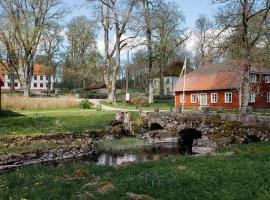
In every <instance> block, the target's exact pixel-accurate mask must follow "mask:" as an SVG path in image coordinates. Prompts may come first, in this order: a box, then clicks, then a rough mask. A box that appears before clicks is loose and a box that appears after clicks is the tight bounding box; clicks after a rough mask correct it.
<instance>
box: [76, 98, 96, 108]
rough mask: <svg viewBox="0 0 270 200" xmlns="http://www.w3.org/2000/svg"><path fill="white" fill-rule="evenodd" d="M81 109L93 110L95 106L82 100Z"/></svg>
mask: <svg viewBox="0 0 270 200" xmlns="http://www.w3.org/2000/svg"><path fill="white" fill-rule="evenodd" d="M79 107H80V108H82V109H91V108H92V107H93V104H92V103H91V102H90V101H88V100H81V102H80V104H79Z"/></svg>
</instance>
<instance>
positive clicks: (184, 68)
mask: <svg viewBox="0 0 270 200" xmlns="http://www.w3.org/2000/svg"><path fill="white" fill-rule="evenodd" d="M186 65H187V60H186V59H185V62H184V66H183V70H184V71H183V72H184V85H183V94H182V95H183V96H182V99H181V100H182V112H184V109H185V102H186V98H185V88H186Z"/></svg>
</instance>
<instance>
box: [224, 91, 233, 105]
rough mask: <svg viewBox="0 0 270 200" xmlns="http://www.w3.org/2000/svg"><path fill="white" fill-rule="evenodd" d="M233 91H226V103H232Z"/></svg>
mask: <svg viewBox="0 0 270 200" xmlns="http://www.w3.org/2000/svg"><path fill="white" fill-rule="evenodd" d="M228 98H230V99H228ZM232 98H233V97H232V92H225V94H224V100H225V103H232Z"/></svg>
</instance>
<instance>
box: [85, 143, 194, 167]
mask: <svg viewBox="0 0 270 200" xmlns="http://www.w3.org/2000/svg"><path fill="white" fill-rule="evenodd" d="M180 154H181V153H180V150H179V146H178V144H177V143H162V144H155V145H153V146H151V147H147V148H143V149H133V150H125V151H118V152H100V153H96V154H95V155H91V156H89V157H85V158H84V160H85V161H91V162H94V163H96V164H97V165H99V166H115V165H121V164H123V163H127V162H134V161H147V160H160V159H163V158H166V157H167V156H170V155H180ZM194 154H195V153H194Z"/></svg>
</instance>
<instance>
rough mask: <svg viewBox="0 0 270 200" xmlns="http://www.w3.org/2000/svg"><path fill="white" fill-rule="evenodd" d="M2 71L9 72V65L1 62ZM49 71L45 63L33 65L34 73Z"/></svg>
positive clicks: (0, 70) (0, 68)
mask: <svg viewBox="0 0 270 200" xmlns="http://www.w3.org/2000/svg"><path fill="white" fill-rule="evenodd" d="M0 72H2V73H8V72H9V67H8V66H7V65H6V64H5V63H0ZM47 72H48V68H47V67H46V66H45V65H41V64H34V66H33V74H34V75H37V74H46V73H47Z"/></svg>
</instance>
